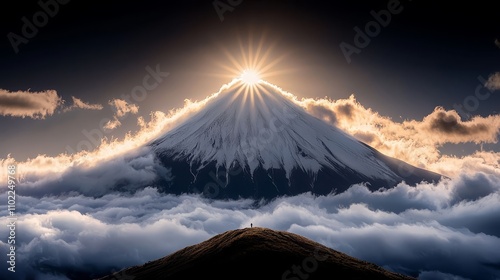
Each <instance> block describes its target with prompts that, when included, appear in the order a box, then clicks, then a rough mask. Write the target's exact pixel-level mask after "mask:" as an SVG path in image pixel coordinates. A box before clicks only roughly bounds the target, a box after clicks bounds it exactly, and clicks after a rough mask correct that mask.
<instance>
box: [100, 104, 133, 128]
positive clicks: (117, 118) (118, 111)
mask: <svg viewBox="0 0 500 280" xmlns="http://www.w3.org/2000/svg"><path fill="white" fill-rule="evenodd" d="M108 103H109V105H111V107H112V108H113V110H114V111H115V114H114V116H113V119H112V120H109V121H108V122H107V123H106V124H105V125H104V128H105V129H108V130H113V129H115V128H117V127H119V126H121V125H122V123H121V120H123V119H124V118H125V117H126V116H127V115H128V114H137V113H138V112H139V106H137V105H136V104H130V103H128V102H127V101H125V100H122V99H113V100H110V101H109V102H108Z"/></svg>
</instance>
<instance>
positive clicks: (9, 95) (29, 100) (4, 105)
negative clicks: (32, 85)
mask: <svg viewBox="0 0 500 280" xmlns="http://www.w3.org/2000/svg"><path fill="white" fill-rule="evenodd" d="M63 102H64V101H63V100H62V99H61V97H59V96H58V95H57V92H56V91H55V90H47V91H40V92H30V91H17V92H10V91H7V90H4V89H0V115H3V116H12V117H21V118H25V117H29V118H32V119H45V117H47V116H51V115H53V114H54V112H55V110H56V108H57V107H59V106H60V105H62V104H63Z"/></svg>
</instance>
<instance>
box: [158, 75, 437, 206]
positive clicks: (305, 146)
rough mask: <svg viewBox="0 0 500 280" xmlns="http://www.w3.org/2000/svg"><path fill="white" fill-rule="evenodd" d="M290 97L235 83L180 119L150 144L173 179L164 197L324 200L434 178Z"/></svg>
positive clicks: (262, 84) (267, 87)
mask: <svg viewBox="0 0 500 280" xmlns="http://www.w3.org/2000/svg"><path fill="white" fill-rule="evenodd" d="M293 98H294V96H293V95H291V94H289V93H286V92H284V91H283V90H281V89H280V88H279V87H277V86H275V85H272V84H270V83H267V82H265V81H260V82H259V83H258V84H257V85H254V86H249V85H247V84H245V83H244V82H243V81H241V80H239V79H236V80H233V82H231V83H230V84H228V85H226V86H224V87H222V88H221V90H220V91H219V92H218V93H217V94H216V95H215V96H213V98H212V99H210V100H209V101H208V102H207V103H206V104H205V106H204V107H203V108H202V109H201V110H200V111H198V112H197V113H196V114H194V115H193V116H191V117H190V118H189V119H188V120H186V121H184V122H183V123H181V124H179V125H178V126H177V127H176V128H174V129H172V130H170V131H169V132H168V133H166V134H165V135H163V136H161V137H160V138H158V139H156V140H155V141H154V142H152V143H151V147H152V148H153V150H154V151H155V152H156V154H157V156H158V157H159V159H160V160H161V161H162V163H163V165H165V167H169V168H172V175H173V180H171V181H168V182H167V181H165V182H162V185H164V186H165V187H164V189H165V191H167V192H173V193H184V192H204V193H205V195H208V196H211V197H217V198H226V197H231V198H236V197H266V198H271V197H276V196H278V195H293V194H297V193H301V192H307V191H311V192H313V193H316V194H327V193H330V192H332V191H337V192H340V191H343V190H345V189H346V188H348V187H349V186H351V185H352V184H356V183H368V184H369V185H370V188H373V189H378V188H380V187H386V188H388V187H392V186H394V185H395V184H396V183H398V182H401V181H403V180H404V181H406V182H407V183H417V182H420V181H422V180H426V181H433V180H438V179H439V178H440V175H438V174H435V173H432V172H428V171H425V170H422V169H418V168H416V167H413V166H410V165H408V164H406V163H404V162H402V161H399V160H396V159H393V158H389V157H387V156H384V155H382V154H380V153H379V152H377V151H376V150H374V149H373V148H371V147H369V146H367V145H366V144H364V143H362V142H360V141H358V140H356V139H355V138H353V137H352V136H350V135H348V134H346V133H345V132H343V131H341V130H340V129H338V128H336V127H334V126H331V125H330V124H328V123H326V122H324V121H322V120H320V119H318V118H316V117H314V116H312V115H310V114H309V113H307V112H306V111H305V110H304V109H303V108H301V107H300V106H298V105H297V104H296V103H294V101H293Z"/></svg>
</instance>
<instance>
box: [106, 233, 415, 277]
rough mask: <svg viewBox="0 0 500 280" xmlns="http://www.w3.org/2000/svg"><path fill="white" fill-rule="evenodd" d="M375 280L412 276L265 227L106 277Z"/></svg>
mask: <svg viewBox="0 0 500 280" xmlns="http://www.w3.org/2000/svg"><path fill="white" fill-rule="evenodd" d="M199 276H203V278H205V279H221V280H222V279H286V280H296V279H309V280H314V279H378V280H382V279H384V280H390V279H392V280H411V279H414V278H411V277H408V276H405V275H401V274H397V273H394V272H390V271H388V270H385V269H383V268H381V267H379V266H377V265H375V264H372V263H369V262H365V261H361V260H359V259H356V258H353V257H350V256H348V255H346V254H344V253H341V252H338V251H335V250H333V249H330V248H328V247H325V246H323V245H321V244H319V243H317V242H314V241H312V240H310V239H307V238H305V237H303V236H300V235H297V234H293V233H289V232H285V231H275V230H271V229H267V228H260V227H257V228H255V227H254V228H246V229H237V230H230V231H227V232H224V233H222V234H219V235H216V236H214V237H212V238H210V239H208V240H206V241H204V242H201V243H199V244H196V245H193V246H189V247H186V248H184V249H181V250H179V251H177V252H174V253H172V254H170V255H168V256H166V257H164V258H161V259H158V260H154V261H151V262H148V263H146V264H143V265H141V266H135V267H130V268H127V269H124V270H122V271H120V272H117V273H115V274H114V275H108V276H106V277H104V278H101V279H100V280H108V279H122V278H123V279H134V280H141V279H169V280H175V279H197V278H199Z"/></svg>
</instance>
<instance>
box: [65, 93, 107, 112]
mask: <svg viewBox="0 0 500 280" xmlns="http://www.w3.org/2000/svg"><path fill="white" fill-rule="evenodd" d="M71 98H72V99H73V104H72V105H71V106H69V107H67V108H64V110H63V111H64V112H68V111H71V110H73V109H76V108H78V109H84V110H102V109H103V107H102V105H101V104H90V103H86V102H84V101H82V100H81V99H79V98H76V97H74V96H71Z"/></svg>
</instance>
